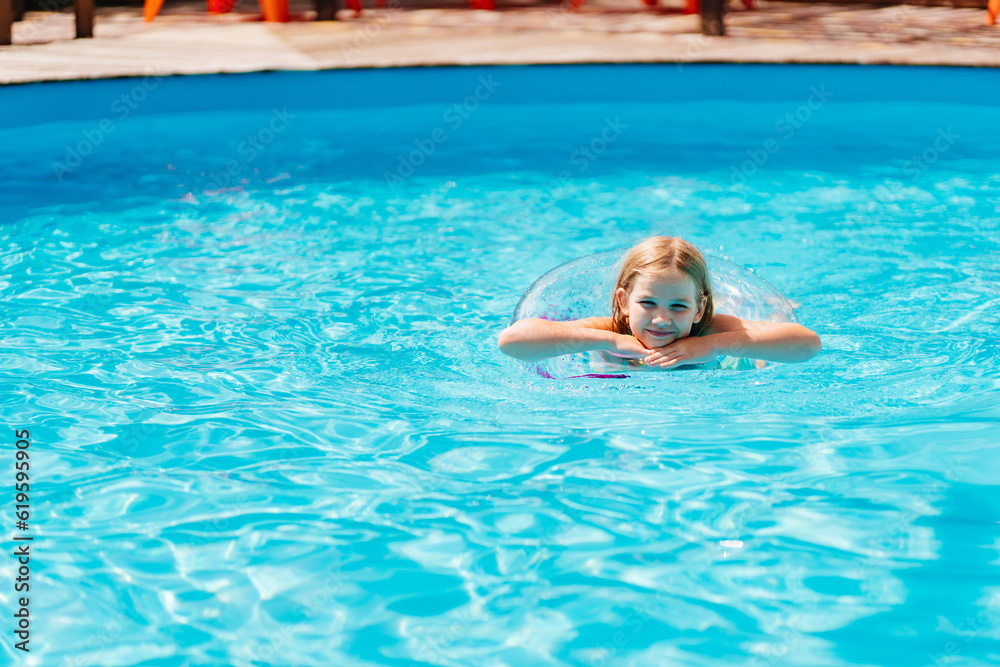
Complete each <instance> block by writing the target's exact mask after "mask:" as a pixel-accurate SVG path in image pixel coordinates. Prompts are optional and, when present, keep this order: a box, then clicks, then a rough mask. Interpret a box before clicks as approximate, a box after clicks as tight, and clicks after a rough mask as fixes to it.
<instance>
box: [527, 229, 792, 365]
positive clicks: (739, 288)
mask: <svg viewBox="0 0 1000 667" xmlns="http://www.w3.org/2000/svg"><path fill="white" fill-rule="evenodd" d="M627 251H628V249H627V248H619V249H616V250H608V251H605V252H599V253H595V254H593V255H587V256H586V257H581V258H580V259H574V260H573V261H571V262H566V263H565V264H562V265H560V266H557V267H556V268H554V269H552V270H551V271H549V272H548V273H546V274H545V275H543V276H542V277H541V278H539V279H538V280H536V281H535V282H533V283H532V284H531V287H529V288H528V289H527V291H525V293H524V295H523V296H522V297H521V300H520V301H519V302H518V304H517V307H516V308H515V309H514V315H513V316H512V317H511V320H510V321H511V324H513V323H514V322H517V321H518V320H523V319H525V318H529V317H537V318H541V319H546V320H552V321H556V322H565V321H567V320H579V319H583V318H585V317H610V316H611V312H610V311H611V292H612V288H613V287H614V285H615V280H617V278H618V271H619V269H620V266H621V262H622V261H623V260H624V258H625V253H626V252H627ZM705 260H706V261H707V262H708V271H709V276H710V279H711V283H712V298H713V302H714V307H715V312H716V313H725V314H728V315H735V316H736V317H739V318H741V319H744V320H761V321H771V322H795V321H796V319H795V309H794V308H793V307H792V304H791V303H789V301H788V299H786V298H785V297H784V296H782V294H781V292H779V291H778V290H777V289H775V288H774V287H773V286H772V285H771V284H770V283H768V282H767V281H765V280H763V279H762V278H759V277H758V276H756V275H754V274H753V273H751V272H750V271H748V270H747V269H745V268H743V267H742V266H739V265H738V264H733V263H732V262H729V261H727V260H724V259H721V258H719V257H714V256H712V255H705ZM525 365H526V367H528V368H530V369H531V370H533V371H535V372H537V373H538V374H539V375H541V376H543V377H547V378H573V377H628V374H630V373H634V372H637V371H639V372H641V371H648V370H649V369H648V367H646V366H644V365H641V364H640V362H639V360H634V359H623V358H621V357H615V356H613V355H610V354H607V353H604V352H584V353H577V354H564V355H560V356H558V357H551V358H549V359H545V360H543V361H540V362H537V361H535V362H525ZM687 368H725V369H735V370H749V369H752V368H756V365H755V363H754V362H753V360H750V359H738V358H735V357H720V358H719V359H718V360H717V361H716V362H714V363H713V362H709V363H707V364H699V365H698V366H694V367H693V366H688V367H687Z"/></svg>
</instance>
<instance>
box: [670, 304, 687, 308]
mask: <svg viewBox="0 0 1000 667" xmlns="http://www.w3.org/2000/svg"><path fill="white" fill-rule="evenodd" d="M673 308H674V309H675V310H686V309H687V306H685V305H684V304H683V303H675V304H674V305H673Z"/></svg>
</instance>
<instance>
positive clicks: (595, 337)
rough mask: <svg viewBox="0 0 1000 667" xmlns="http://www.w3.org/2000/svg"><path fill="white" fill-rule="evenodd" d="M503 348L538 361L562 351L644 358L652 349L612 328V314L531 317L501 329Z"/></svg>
mask: <svg viewBox="0 0 1000 667" xmlns="http://www.w3.org/2000/svg"><path fill="white" fill-rule="evenodd" d="M499 343H500V350H501V351H502V352H503V353H504V354H507V355H509V356H511V357H514V358H515V359H520V360H521V361H538V360H539V359H545V358H547V357H555V356H558V355H560V354H573V353H574V352H587V351H589V350H608V351H610V352H615V353H616V354H618V355H619V356H623V357H632V358H641V357H645V356H647V355H648V354H649V353H650V352H651V350H647V349H646V348H644V347H643V345H642V343H640V342H639V341H638V340H637V339H636V338H635V337H634V336H625V335H622V334H617V333H615V332H613V331H611V318H610V317H589V318H587V319H584V320H571V321H569V322H552V321H550V320H542V319H538V318H534V317H529V318H526V319H523V320H518V321H517V322H514V324H512V325H510V326H509V327H507V328H506V329H504V330H503V331H501V332H500V340H499Z"/></svg>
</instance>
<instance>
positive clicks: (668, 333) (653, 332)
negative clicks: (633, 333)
mask: <svg viewBox="0 0 1000 667" xmlns="http://www.w3.org/2000/svg"><path fill="white" fill-rule="evenodd" d="M646 333H648V334H649V335H650V336H658V337H660V338H665V337H667V336H671V335H673V333H674V332H673V331H656V330H655V329H646Z"/></svg>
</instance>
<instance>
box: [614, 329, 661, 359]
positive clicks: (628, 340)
mask: <svg viewBox="0 0 1000 667" xmlns="http://www.w3.org/2000/svg"><path fill="white" fill-rule="evenodd" d="M611 345H612V347H609V348H607V349H606V350H605V352H607V353H608V354H611V355H614V356H616V357H624V358H626V359H642V358H643V357H648V356H649V355H650V354H651V353H652V352H653V350H650V349H649V348H647V347H646V346H645V345H643V344H642V343H640V342H639V339H638V338H636V337H635V336H628V335H626V334H612V337H611Z"/></svg>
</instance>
